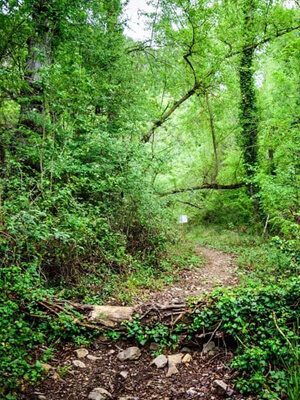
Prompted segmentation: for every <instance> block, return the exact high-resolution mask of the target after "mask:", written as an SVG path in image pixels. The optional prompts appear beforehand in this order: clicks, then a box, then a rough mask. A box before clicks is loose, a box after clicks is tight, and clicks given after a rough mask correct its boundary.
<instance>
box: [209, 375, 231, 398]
mask: <svg viewBox="0 0 300 400" xmlns="http://www.w3.org/2000/svg"><path fill="white" fill-rule="evenodd" d="M212 386H213V389H214V392H215V393H216V394H217V395H219V396H224V395H227V396H232V395H233V390H232V389H231V388H230V387H229V386H228V385H227V383H225V382H224V381H222V380H220V379H216V380H215V381H213V383H212Z"/></svg>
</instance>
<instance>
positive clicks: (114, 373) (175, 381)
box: [21, 342, 251, 400]
mask: <svg viewBox="0 0 300 400" xmlns="http://www.w3.org/2000/svg"><path fill="white" fill-rule="evenodd" d="M128 346H129V343H128V342H127V343H117V344H112V343H109V344H103V343H100V344H96V345H94V349H93V350H91V349H90V350H89V351H90V354H92V355H94V356H96V357H99V359H98V360H95V361H90V360H88V359H86V358H85V359H81V360H82V361H83V362H84V364H85V365H86V368H84V369H80V368H76V367H75V366H74V365H73V364H72V361H73V360H75V359H76V355H75V353H74V351H73V349H72V348H65V349H64V350H63V351H62V352H60V354H59V355H58V357H59V360H58V359H56V360H54V361H52V364H51V365H52V366H53V367H54V368H58V367H59V368H60V370H62V367H64V366H66V367H67V368H69V370H68V373H67V374H66V375H65V376H64V377H62V378H59V377H58V376H57V374H56V373H55V370H53V371H52V372H50V374H49V377H48V378H47V379H46V380H45V381H44V382H43V383H41V384H40V385H38V386H37V387H34V388H30V389H29V390H28V391H27V392H26V393H25V394H24V395H23V396H22V397H21V399H24V400H25V399H26V400H37V399H46V400H84V399H85V400H86V399H87V398H88V395H89V393H90V392H91V391H92V390H93V389H94V388H96V387H101V388H105V389H106V390H108V391H109V392H110V393H111V395H112V399H113V400H118V399H122V397H123V398H126V400H150V399H151V400H154V399H155V400H187V399H202V400H224V399H225V398H226V396H219V395H217V394H216V393H214V391H213V390H212V382H213V381H214V380H215V379H221V380H223V381H224V382H226V383H228V384H229V385H230V386H231V387H233V384H232V379H233V377H234V374H233V372H232V371H231V370H230V368H229V367H228V362H229V361H230V359H231V358H232V353H231V352H230V351H228V352H227V354H226V353H225V351H224V350H221V349H220V350H219V353H217V354H215V355H213V356H208V355H202V354H201V352H200V351H199V349H198V351H197V349H194V351H192V353H191V355H192V361H191V363H190V364H185V365H183V364H182V365H179V366H178V369H179V373H178V374H177V375H173V376H172V377H169V378H167V377H166V368H164V369H157V368H156V367H155V366H154V365H150V363H151V361H152V360H153V357H154V356H153V355H152V354H151V351H150V350H149V349H143V350H142V355H141V357H140V359H139V360H138V361H126V362H121V361H119V360H118V359H117V354H118V352H119V351H120V349H125V348H126V347H128ZM56 370H57V369H56ZM122 371H127V372H128V376H127V378H126V379H124V378H123V377H122V376H121V375H120V372H122ZM42 396H44V397H42ZM126 396H127V397H126ZM230 398H231V399H233V400H243V399H246V397H243V396H242V395H240V394H238V393H234V394H233V395H232V396H231V397H230ZM250 399H251V398H250V397H248V398H247V400H250Z"/></svg>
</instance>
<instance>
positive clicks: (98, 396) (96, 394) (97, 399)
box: [88, 388, 112, 400]
mask: <svg viewBox="0 0 300 400" xmlns="http://www.w3.org/2000/svg"><path fill="white" fill-rule="evenodd" d="M88 399H89V400H107V399H112V395H111V394H110V393H109V392H108V391H107V390H106V389H104V388H95V389H93V390H92V391H91V393H90V394H89V396H88Z"/></svg>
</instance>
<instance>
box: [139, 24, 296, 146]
mask: <svg viewBox="0 0 300 400" xmlns="http://www.w3.org/2000/svg"><path fill="white" fill-rule="evenodd" d="M299 28H300V25H297V26H293V27H289V28H286V29H281V30H279V31H277V33H276V34H275V35H272V36H268V37H266V38H264V39H262V40H260V41H258V42H256V43H253V44H252V45H251V46H249V48H257V47H259V46H261V45H262V44H265V43H268V42H269V41H271V40H272V39H276V38H278V37H280V36H283V35H285V34H287V33H290V32H293V31H295V30H297V29H299ZM243 51H245V48H243V49H240V50H237V51H235V52H229V53H228V54H227V55H226V56H225V57H224V59H223V60H221V63H222V62H224V61H225V60H227V59H228V58H231V57H234V56H236V55H239V54H241V53H242V52H243ZM214 72H215V71H214V70H213V69H212V70H210V71H209V72H208V73H207V74H206V76H205V77H204V78H202V80H200V81H196V82H195V83H194V85H193V87H192V88H191V89H190V90H189V91H188V92H186V93H185V94H184V95H183V96H182V97H181V98H180V99H179V100H177V101H175V102H174V103H173V105H172V107H171V108H170V109H169V110H167V111H166V112H165V113H163V114H162V116H161V117H160V118H159V119H158V120H156V121H154V122H153V124H152V127H151V128H150V129H149V131H148V132H147V133H145V134H144V135H143V136H142V142H143V143H147V142H149V141H150V139H151V137H152V135H153V133H154V132H155V131H156V129H157V128H159V127H160V126H161V125H163V124H164V123H165V122H166V121H167V120H168V119H169V118H170V116H171V115H172V114H173V113H174V112H175V111H176V110H177V108H179V107H180V106H181V104H183V103H184V102H185V101H187V100H188V99H189V98H190V97H192V96H193V95H194V94H196V93H197V91H198V89H200V88H201V87H203V86H204V81H205V79H206V78H208V77H209V76H210V75H212V74H213V73H214Z"/></svg>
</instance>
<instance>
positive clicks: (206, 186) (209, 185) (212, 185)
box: [160, 182, 245, 196]
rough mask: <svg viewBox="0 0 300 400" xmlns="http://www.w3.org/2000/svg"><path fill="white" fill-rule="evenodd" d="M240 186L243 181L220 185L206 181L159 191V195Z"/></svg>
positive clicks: (237, 187) (242, 185)
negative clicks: (167, 190)
mask: <svg viewBox="0 0 300 400" xmlns="http://www.w3.org/2000/svg"><path fill="white" fill-rule="evenodd" d="M242 187H245V183H244V182H240V183H232V184H230V185H222V184H218V183H207V184H203V185H200V186H193V187H190V188H182V189H174V190H171V191H169V192H165V193H160V196H169V195H172V194H178V193H185V192H194V191H196V190H206V189H214V190H232V189H240V188H242Z"/></svg>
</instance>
